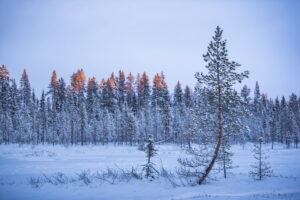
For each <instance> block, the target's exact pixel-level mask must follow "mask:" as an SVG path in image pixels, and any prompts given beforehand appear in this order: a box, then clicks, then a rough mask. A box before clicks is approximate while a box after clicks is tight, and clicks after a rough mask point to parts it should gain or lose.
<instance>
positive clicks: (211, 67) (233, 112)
mask: <svg viewBox="0 0 300 200" xmlns="http://www.w3.org/2000/svg"><path fill="white" fill-rule="evenodd" d="M222 32H223V31H222V30H221V28H220V27H219V26H218V27H217V28H216V31H215V35H214V36H213V41H211V42H210V44H209V46H208V51H207V53H206V54H205V55H204V56H203V57H204V61H205V62H207V65H206V68H207V70H208V74H207V75H204V74H203V73H196V75H195V76H196V78H197V80H198V82H199V83H200V85H201V87H202V88H203V90H202V91H206V93H207V95H208V97H209V98H208V102H209V103H208V104H209V106H208V108H209V110H210V111H208V112H210V113H211V114H209V115H208V114H207V113H204V114H203V117H207V119H204V120H203V121H207V123H209V124H207V126H210V127H213V128H212V129H210V131H208V132H206V134H210V137H211V138H216V140H215V143H214V145H213V148H212V152H211V153H210V154H209V155H211V158H207V159H205V162H204V163H205V165H204V166H203V165H202V164H203V163H202V164H201V163H198V164H196V163H195V162H190V163H191V164H192V165H190V166H191V167H195V166H197V165H198V166H200V167H202V172H201V173H198V174H199V177H198V179H197V183H198V184H202V183H203V182H204V181H205V179H206V178H207V177H208V175H209V173H210V172H211V170H212V169H213V167H214V164H215V162H216V160H217V159H218V157H219V152H220V149H221V143H222V141H223V134H224V133H223V132H224V131H225V132H228V131H232V130H234V129H235V128H236V130H235V131H239V130H241V127H243V125H242V122H241V120H239V118H240V116H239V114H240V113H241V109H239V108H238V107H237V106H239V105H242V104H243V101H242V99H241V97H240V96H239V95H238V94H237V92H235V90H234V89H233V86H234V84H236V83H237V82H239V83H241V82H242V80H243V79H244V78H247V77H248V75H249V72H248V71H245V72H242V73H238V72H236V68H237V67H238V66H240V64H238V63H236V62H234V61H229V60H228V54H227V49H226V40H223V39H222ZM198 91H200V90H198ZM196 160H199V159H196ZM195 170H197V171H198V169H195Z"/></svg>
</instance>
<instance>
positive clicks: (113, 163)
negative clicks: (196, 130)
mask: <svg viewBox="0 0 300 200" xmlns="http://www.w3.org/2000/svg"><path fill="white" fill-rule="evenodd" d="M252 146H253V145H252V144H248V145H246V146H245V147H244V148H243V147H242V146H239V145H234V146H233V147H232V150H233V152H234V156H233V163H234V165H236V166H238V167H237V168H235V169H233V170H231V174H229V176H228V178H227V179H224V178H223V177H222V173H215V175H214V176H215V178H216V180H211V181H209V182H208V183H206V184H205V185H200V186H180V187H173V186H172V185H171V184H169V183H167V182H166V181H164V180H162V179H158V180H154V181H152V182H150V181H147V180H132V181H130V182H128V183H126V182H121V183H116V184H114V185H111V184H91V185H84V184H78V183H77V184H75V183H74V184H73V183H72V184H66V185H59V186H55V185H51V184H47V183H46V184H44V185H43V186H41V187H39V188H34V187H32V185H30V184H29V178H30V177H37V176H41V175H42V174H49V175H50V174H53V173H57V172H62V173H65V174H67V175H70V176H72V175H74V174H75V173H80V172H81V171H83V170H88V169H89V170H90V171H91V172H93V171H97V170H101V169H106V168H107V167H110V168H123V169H125V168H127V169H130V168H131V167H136V166H141V165H143V164H145V160H146V159H145V153H144V152H142V151H139V150H137V147H135V146H134V147H131V146H118V145H117V146H115V145H106V146H100V145H99V146H93V145H88V146H70V147H64V146H51V145H38V146H31V145H23V146H19V145H0V199H1V200H27V199H28V200H29V199H30V200H42V199H43V200H52V199H53V200H58V199H64V200H68V199H72V200H83V199H89V200H93V199H95V200H96V199H97V200H102V199H105V200H106V199H107V200H108V199H113V200H118V199H122V200H136V199H147V200H156V199H157V200H160V199H161V200H191V199H193V200H195V199H201V200H203V199H204V200H205V199H217V200H218V199H220V200H225V199H238V200H240V199H243V200H252V199H276V200H277V199H292V200H300V149H285V148H284V147H282V146H280V145H277V146H275V149H273V150H271V149H270V147H269V146H266V147H265V148H266V149H268V155H269V156H270V158H269V162H270V164H271V166H272V169H273V170H274V177H270V178H266V179H264V180H262V181H254V180H253V179H251V177H249V175H248V173H249V171H250V170H251V167H250V165H251V164H253V162H254V159H253V155H252V152H251V149H252ZM157 149H158V155H157V156H156V157H155V158H154V160H153V161H154V163H156V166H157V167H160V166H161V165H163V166H164V167H165V168H167V169H168V170H171V171H175V170H176V168H178V167H179V164H178V162H177V159H178V158H179V157H184V156H185V152H184V151H183V150H181V149H180V148H179V147H178V146H175V145H161V146H157Z"/></svg>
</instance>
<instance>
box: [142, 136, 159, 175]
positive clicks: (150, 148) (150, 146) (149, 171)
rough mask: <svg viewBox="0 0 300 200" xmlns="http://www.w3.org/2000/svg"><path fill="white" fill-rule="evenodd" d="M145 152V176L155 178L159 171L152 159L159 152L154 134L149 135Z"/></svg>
mask: <svg viewBox="0 0 300 200" xmlns="http://www.w3.org/2000/svg"><path fill="white" fill-rule="evenodd" d="M145 153H146V158H147V163H146V164H145V165H143V171H144V172H145V177H146V178H147V179H150V180H153V179H154V178H155V174H157V173H158V171H157V170H156V169H155V164H154V163H153V162H152V161H151V159H152V158H153V157H154V156H155V155H156V154H157V150H156V149H155V146H154V140H153V137H152V135H149V137H148V140H147V141H146V146H145Z"/></svg>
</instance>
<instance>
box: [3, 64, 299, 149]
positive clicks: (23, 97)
mask: <svg viewBox="0 0 300 200" xmlns="http://www.w3.org/2000/svg"><path fill="white" fill-rule="evenodd" d="M70 82H71V84H70V85H67V84H66V82H65V80H64V79H63V78H58V75H57V73H56V72H55V71H53V74H52V76H51V78H49V86H48V89H46V90H45V91H43V92H42V94H41V96H40V97H37V96H36V95H35V92H34V89H33V88H31V86H30V81H29V75H28V73H27V72H26V70H24V71H23V73H22V77H21V80H20V82H19V84H17V82H16V80H15V79H13V78H12V77H10V76H9V69H8V68H7V67H6V66H5V65H2V66H1V67H0V94H1V95H0V108H1V109H0V127H1V128H0V132H1V133H0V143H1V144H9V143H18V144H45V143H46V144H53V145H56V144H63V145H76V144H80V145H86V144H102V145H105V144H108V143H115V144H128V145H137V144H140V143H143V142H144V141H145V139H147V138H148V135H150V134H151V135H153V137H154V140H155V141H158V142H160V143H174V144H178V145H181V146H184V145H190V144H191V143H199V142H200V141H201V140H203V137H204V136H205V131H203V130H204V129H206V130H207V129H209V124H204V122H206V120H207V118H208V117H209V116H207V112H205V111H207V108H208V107H210V101H209V99H210V96H209V93H208V92H207V90H206V88H205V87H202V85H201V84H197V85H196V86H195V88H193V89H192V88H191V87H189V86H185V87H183V86H182V85H181V83H180V82H179V81H178V83H177V84H176V86H175V88H174V89H169V87H168V84H167V81H166V77H165V75H164V74H163V73H160V74H156V75H155V76H154V77H153V79H151V80H150V78H149V76H148V75H147V73H146V72H144V73H142V74H137V75H136V76H134V75H133V74H132V73H129V74H125V72H123V71H119V73H118V75H115V74H114V73H112V74H111V76H110V77H109V78H107V79H102V80H101V81H100V82H97V80H96V78H95V77H92V78H89V79H87V77H86V76H85V74H84V71H83V69H80V70H78V71H77V72H76V73H74V74H73V75H72V76H71V81H70ZM151 83H152V84H151ZM234 92H235V93H236V94H237V96H238V97H239V98H240V99H241V100H242V101H241V103H240V104H236V105H233V107H234V109H235V110H236V111H237V112H239V119H238V121H239V123H240V124H243V128H242V129H235V130H228V131H227V133H225V134H228V136H229V135H230V137H229V139H230V142H231V143H245V142H248V141H252V142H255V141H257V139H258V138H259V137H263V138H264V140H265V141H266V142H267V143H272V146H273V145H274V144H275V143H282V144H285V145H286V147H287V148H289V147H296V148H297V145H298V143H299V137H300V133H299V132H300V108H299V107H300V98H299V97H297V95H296V94H294V93H293V94H291V95H290V96H289V97H284V96H282V97H276V98H275V99H272V98H268V96H267V93H263V92H261V91H260V87H259V84H258V82H256V85H255V89H254V91H253V92H251V91H250V89H249V87H248V86H247V85H244V86H243V88H242V90H241V91H236V90H234ZM212 126H214V125H212ZM225 132H226V131H225Z"/></svg>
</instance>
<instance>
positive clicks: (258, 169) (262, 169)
mask: <svg viewBox="0 0 300 200" xmlns="http://www.w3.org/2000/svg"><path fill="white" fill-rule="evenodd" d="M262 143H263V138H262V137H260V138H259V139H258V144H255V145H254V149H253V153H254V158H255V160H257V162H256V163H255V165H251V167H252V168H253V170H252V171H250V172H249V174H250V176H252V177H253V178H254V179H255V180H262V179H263V178H264V177H268V176H271V175H272V174H273V171H272V169H271V167H270V165H269V163H268V162H267V161H266V159H267V158H268V157H267V156H266V155H265V152H264V151H263V149H262Z"/></svg>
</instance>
